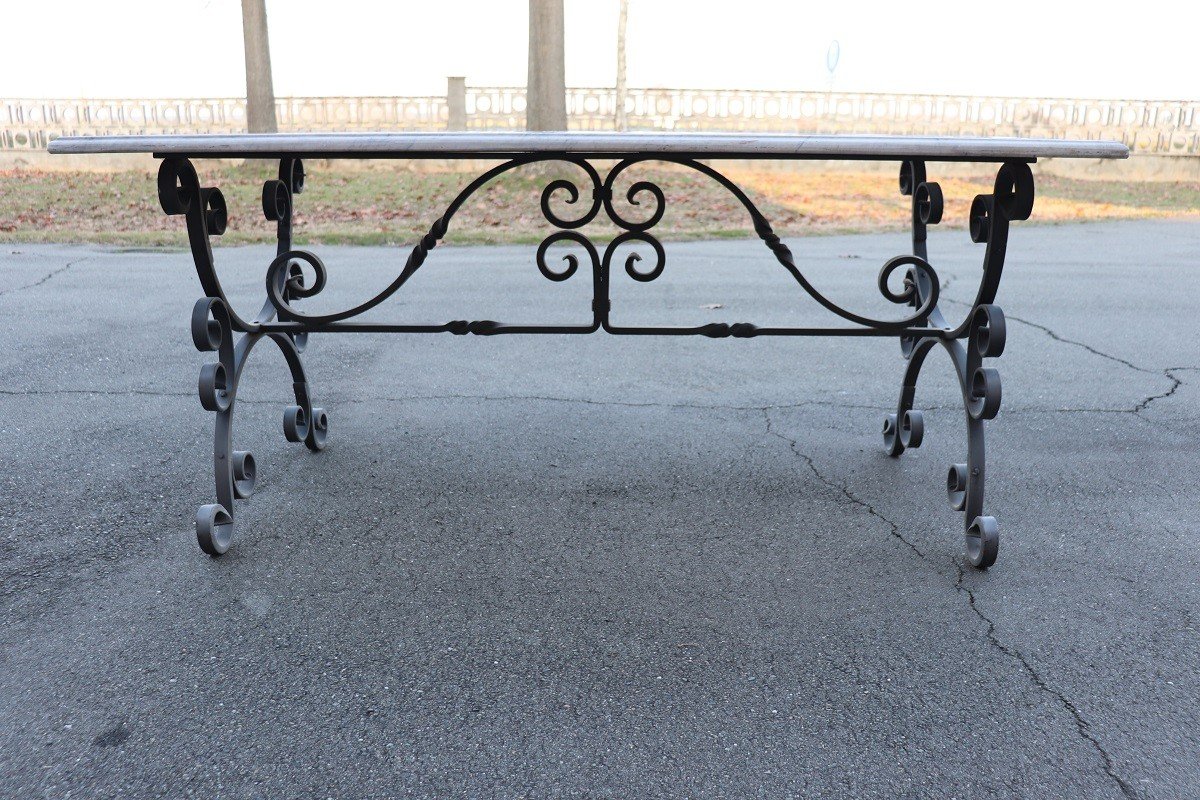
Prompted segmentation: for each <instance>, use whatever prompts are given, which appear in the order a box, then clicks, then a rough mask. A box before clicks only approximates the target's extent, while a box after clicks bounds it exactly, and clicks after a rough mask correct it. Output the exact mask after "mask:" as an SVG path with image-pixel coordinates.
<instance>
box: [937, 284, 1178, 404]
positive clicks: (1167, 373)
mask: <svg viewBox="0 0 1200 800" xmlns="http://www.w3.org/2000/svg"><path fill="white" fill-rule="evenodd" d="M947 283H948V282H947ZM941 301H942V302H946V303H950V304H952V305H956V306H966V307H970V306H971V304H970V303H967V302H965V301H963V300H951V299H950V298H941ZM1004 318H1005V319H1006V320H1012V321H1013V322H1019V323H1021V324H1022V325H1028V326H1029V327H1031V328H1033V329H1034V330H1039V331H1041V332H1042V333H1044V334H1046V335H1047V336H1048V337H1050V338H1051V339H1052V340H1054V341H1056V342H1059V343H1061V344H1068V345H1071V346H1073V347H1078V348H1081V349H1083V350H1086V351H1087V352H1089V353H1091V354H1092V355H1094V356H1098V357H1100V358H1103V359H1106V360H1108V361H1112V362H1113V363H1115V364H1120V365H1121V366H1123V367H1127V368H1129V369H1131V370H1133V371H1134V372H1141V373H1143V374H1146V375H1160V376H1162V377H1164V378H1166V379H1167V380H1169V381H1171V388H1169V389H1167V391H1165V392H1162V393H1160V394H1152V395H1148V396H1147V397H1145V398H1143V399H1142V400H1140V401H1139V402H1138V403H1137V404H1136V405H1134V407H1133V408H1130V409H1112V411H1114V412H1118V411H1119V412H1123V413H1127V414H1140V413H1141V412H1143V411H1145V410H1146V409H1147V408H1148V407H1149V406H1150V404H1151V403H1154V402H1156V401H1158V400H1164V399H1166V398H1168V397H1170V396H1171V395H1173V394H1175V392H1176V391H1178V390H1179V387H1180V386H1182V385H1183V380H1182V379H1181V378H1180V377H1179V376H1177V375H1175V373H1176V372H1183V371H1190V370H1195V369H1196V367H1166V368H1165V369H1153V368H1151V367H1142V366H1138V365H1137V364H1134V363H1133V362H1132V361H1129V360H1127V359H1124V358H1121V357H1120V356H1114V355H1112V354H1111V353H1106V352H1104V351H1103V350H1098V349H1097V348H1095V347H1092V346H1091V345H1090V344H1087V343H1086V342H1080V341H1077V340H1075V339H1068V338H1067V337H1065V336H1063V335H1061V334H1059V333H1057V332H1056V331H1055V330H1054V329H1052V328H1050V327H1048V326H1046V325H1042V324H1041V323H1038V322H1032V321H1031V320H1027V319H1023V318H1021V317H1014V316H1012V315H1011V314H1005V315H1004Z"/></svg>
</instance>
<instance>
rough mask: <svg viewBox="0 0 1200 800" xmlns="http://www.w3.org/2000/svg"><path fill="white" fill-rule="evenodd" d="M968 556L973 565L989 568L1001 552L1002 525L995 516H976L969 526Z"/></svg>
mask: <svg viewBox="0 0 1200 800" xmlns="http://www.w3.org/2000/svg"><path fill="white" fill-rule="evenodd" d="M966 541H967V558H968V560H970V562H971V566H973V567H976V568H978V569H987V568H988V567H990V566H992V565H993V564H995V563H996V556H997V555H998V554H999V552H1000V526H999V525H998V524H997V523H996V518H995V517H976V518H975V520H974V521H973V522H972V523H971V525H970V526H969V527H968V528H967V537H966Z"/></svg>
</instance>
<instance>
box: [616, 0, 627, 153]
mask: <svg viewBox="0 0 1200 800" xmlns="http://www.w3.org/2000/svg"><path fill="white" fill-rule="evenodd" d="M628 18H629V0H621V15H620V16H619V17H618V18H617V120H616V123H617V130H619V131H623V130H626V129H627V128H628V127H629V121H628V120H627V119H626V117H625V23H626V22H627V21H628Z"/></svg>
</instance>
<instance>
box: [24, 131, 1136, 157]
mask: <svg viewBox="0 0 1200 800" xmlns="http://www.w3.org/2000/svg"><path fill="white" fill-rule="evenodd" d="M48 150H49V152H50V153H51V154H54V155H102V154H138V153H149V154H153V155H156V156H160V157H161V156H185V157H216V158H220V157H240V158H276V157H281V156H307V157H310V158H313V157H317V158H319V157H322V156H325V157H338V158H472V157H479V158H495V157H504V158H511V157H520V156H536V155H568V156H572V155H573V156H581V157H582V156H587V157H606V156H607V157H627V156H655V155H662V156H677V157H682V156H695V157H698V158H778V159H803V158H830V159H838V158H845V159H859V158H883V159H888V158H896V159H904V158H926V159H930V160H934V159H940V158H952V159H962V160H970V159H972V158H978V159H983V160H994V159H1009V158H1011V159H1036V158H1104V159H1120V158H1128V157H1129V148H1128V147H1127V146H1126V145H1124V144H1123V143H1121V142H1117V141H1112V140H1079V139H1033V138H1012V137H949V136H893V135H881V134H872V135H866V134H822V135H819V134H730V133H682V134H681V133H584V132H570V133H561V132H525V131H521V132H485V133H477V132H453V133H451V132H444V133H443V132H423V133H274V134H271V133H261V134H247V133H242V134H166V135H141V136H134V135H129V136H67V137H60V138H57V139H54V140H52V141H51V142H50V145H49V148H48Z"/></svg>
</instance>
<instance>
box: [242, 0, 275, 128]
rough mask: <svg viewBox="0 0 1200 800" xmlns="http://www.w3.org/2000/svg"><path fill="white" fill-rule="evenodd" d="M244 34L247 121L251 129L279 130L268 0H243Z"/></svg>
mask: <svg viewBox="0 0 1200 800" xmlns="http://www.w3.org/2000/svg"><path fill="white" fill-rule="evenodd" d="M242 36H243V38H244V40H245V44H246V125H247V127H248V128H249V130H250V133H275V131H276V130H278V128H277V127H276V123H275V88H274V86H272V84H271V43H270V40H269V39H268V38H267V4H266V0H242Z"/></svg>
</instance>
